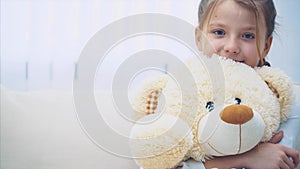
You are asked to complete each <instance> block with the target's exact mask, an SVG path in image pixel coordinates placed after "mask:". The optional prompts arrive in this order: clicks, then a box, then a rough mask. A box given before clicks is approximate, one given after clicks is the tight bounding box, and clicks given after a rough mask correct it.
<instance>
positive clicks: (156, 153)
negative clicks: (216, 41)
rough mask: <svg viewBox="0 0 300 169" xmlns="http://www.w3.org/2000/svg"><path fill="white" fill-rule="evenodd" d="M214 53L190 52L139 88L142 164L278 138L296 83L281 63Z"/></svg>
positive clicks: (136, 137)
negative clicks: (277, 65) (254, 64)
mask: <svg viewBox="0 0 300 169" xmlns="http://www.w3.org/2000/svg"><path fill="white" fill-rule="evenodd" d="M210 59H212V60H215V61H214V62H211V64H210V65H209V64H206V63H203V59H201V58H200V59H199V57H194V58H191V59H189V60H187V61H185V62H184V63H185V64H184V65H185V66H178V67H176V68H175V69H174V71H173V73H172V75H162V76H157V77H155V78H153V79H151V80H148V81H146V82H145V83H144V84H143V85H141V87H140V88H139V90H137V92H136V94H135V95H134V96H135V97H134V99H133V101H132V107H133V109H134V112H133V117H134V119H135V120H136V121H135V125H134V126H133V127H132V129H131V134H130V147H131V151H132V156H133V157H134V158H135V161H136V163H137V165H139V166H140V167H142V168H143V169H165V168H176V167H178V166H180V164H181V162H183V161H184V160H187V159H189V158H193V159H195V160H197V161H205V160H207V159H209V158H214V157H215V156H226V155H234V154H240V153H244V152H246V151H249V150H250V149H252V148H253V147H255V146H256V145H257V144H258V143H259V142H265V141H268V140H269V139H271V137H272V134H273V133H274V132H276V131H277V129H278V128H279V125H280V123H282V122H284V121H285V120H286V119H287V117H288V113H289V110H290V107H291V105H292V103H293V95H292V83H291V80H290V79H289V77H288V76H287V75H286V74H284V73H283V72H282V71H281V70H280V69H278V68H277V69H276V68H271V67H267V66H263V67H256V68H251V67H249V66H248V65H246V64H243V63H240V62H235V61H233V60H231V59H226V58H224V57H221V56H218V55H213V56H212V57H211V58H210ZM208 60H209V59H208ZM207 63H208V62H207ZM215 63H218V64H215ZM209 67H211V68H213V69H210V70H209V69H208V68H209ZM213 70H219V73H217V74H216V73H214V72H212V71H213Z"/></svg>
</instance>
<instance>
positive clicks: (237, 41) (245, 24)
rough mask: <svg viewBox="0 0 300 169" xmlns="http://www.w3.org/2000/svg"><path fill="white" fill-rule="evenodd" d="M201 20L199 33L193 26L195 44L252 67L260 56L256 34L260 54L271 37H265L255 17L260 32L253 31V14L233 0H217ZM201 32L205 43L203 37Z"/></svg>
mask: <svg viewBox="0 0 300 169" xmlns="http://www.w3.org/2000/svg"><path fill="white" fill-rule="evenodd" d="M260 17H262V18H263V16H260ZM261 20H263V19H261ZM204 22H205V23H204V24H203V34H202V33H201V31H200V28H199V27H198V28H196V42H197V46H198V48H199V49H200V50H202V51H203V52H204V53H205V54H206V55H208V56H211V55H212V54H213V53H217V54H218V55H221V56H224V57H227V58H230V59H233V60H235V61H238V62H242V63H245V64H247V65H249V66H251V67H254V66H257V64H258V62H259V60H260V58H259V54H258V51H257V46H256V38H258V37H259V38H260V39H259V42H260V43H259V44H260V45H259V49H260V51H259V52H260V53H261V54H262V57H265V56H266V55H267V53H268V51H269V49H270V46H271V43H272V37H269V38H268V39H267V40H266V26H265V23H263V22H261V21H259V25H258V27H259V31H260V35H259V36H258V35H256V19H255V14H254V13H253V12H252V11H250V10H249V9H247V8H244V7H242V6H240V5H238V4H237V3H236V2H234V1H233V0H225V1H222V2H220V3H219V4H218V5H217V6H216V7H215V10H214V12H213V13H212V15H211V18H210V19H206V20H205V21H204ZM208 22H209V23H208ZM204 35H205V38H206V39H207V40H208V42H209V43H207V42H206V41H205V39H204Z"/></svg>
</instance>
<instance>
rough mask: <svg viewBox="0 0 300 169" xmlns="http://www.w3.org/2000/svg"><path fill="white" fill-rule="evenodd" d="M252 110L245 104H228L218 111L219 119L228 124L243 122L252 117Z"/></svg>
mask: <svg viewBox="0 0 300 169" xmlns="http://www.w3.org/2000/svg"><path fill="white" fill-rule="evenodd" d="M253 116H254V115H253V111H252V109H251V108H250V107H248V106H246V105H239V104H235V105H230V106H227V107H225V108H224V109H223V111H222V112H221V113H220V117H221V119H222V120H223V121H224V122H226V123H230V124H244V123H246V122H248V121H249V120H251V119H252V118H253Z"/></svg>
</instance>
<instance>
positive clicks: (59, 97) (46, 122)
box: [0, 87, 138, 169]
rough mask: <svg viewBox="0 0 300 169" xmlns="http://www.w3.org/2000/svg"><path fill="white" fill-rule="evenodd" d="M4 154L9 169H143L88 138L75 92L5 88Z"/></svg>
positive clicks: (2, 91) (2, 126)
mask: <svg viewBox="0 0 300 169" xmlns="http://www.w3.org/2000/svg"><path fill="white" fill-rule="evenodd" d="M111 141H112V142H114V141H118V140H111ZM0 150H1V162H0V164H1V166H0V168H3V169H135V168H138V166H137V165H136V164H135V162H134V160H132V159H129V158H123V157H119V156H116V155H113V154H111V153H108V152H106V151H103V150H102V149H101V148H99V147H98V146H96V145H95V144H94V143H93V142H92V141H91V140H90V139H89V138H88V137H87V135H86V134H85V132H84V131H83V130H82V128H81V127H80V123H79V121H78V119H77V115H76V113H75V111H74V103H73V100H72V94H71V92H62V91H60V92H58V91H38V92H14V91H8V90H6V89H5V88H3V87H1V149H0Z"/></svg>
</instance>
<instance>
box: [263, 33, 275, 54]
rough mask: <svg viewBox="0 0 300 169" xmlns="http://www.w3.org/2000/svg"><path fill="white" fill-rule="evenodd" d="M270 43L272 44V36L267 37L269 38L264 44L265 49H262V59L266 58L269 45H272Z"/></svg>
mask: <svg viewBox="0 0 300 169" xmlns="http://www.w3.org/2000/svg"><path fill="white" fill-rule="evenodd" d="M272 42H273V36H272V35H271V36H269V38H268V39H267V40H266V43H265V48H264V51H263V57H266V56H267V55H268V53H269V51H270V49H271V45H272Z"/></svg>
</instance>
